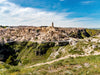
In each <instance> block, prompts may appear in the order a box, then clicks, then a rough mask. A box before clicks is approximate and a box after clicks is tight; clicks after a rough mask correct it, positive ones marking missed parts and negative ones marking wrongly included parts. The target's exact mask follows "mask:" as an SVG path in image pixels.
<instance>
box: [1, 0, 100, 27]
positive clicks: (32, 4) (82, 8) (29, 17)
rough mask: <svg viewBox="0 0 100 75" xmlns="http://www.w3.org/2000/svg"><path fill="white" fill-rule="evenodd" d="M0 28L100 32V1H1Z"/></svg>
mask: <svg viewBox="0 0 100 75" xmlns="http://www.w3.org/2000/svg"><path fill="white" fill-rule="evenodd" d="M0 16H1V17H0V24H2V25H33V26H41V25H42V26H43V25H47V26H50V25H51V22H52V21H53V22H54V23H55V26H58V27H59V26H60V27H85V28H100V21H99V20H100V0H0Z"/></svg>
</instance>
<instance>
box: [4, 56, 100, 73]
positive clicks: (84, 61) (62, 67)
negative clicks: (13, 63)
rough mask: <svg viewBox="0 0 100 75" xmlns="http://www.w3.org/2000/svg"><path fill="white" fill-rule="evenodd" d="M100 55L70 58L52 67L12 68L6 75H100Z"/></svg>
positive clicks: (51, 65)
mask: <svg viewBox="0 0 100 75" xmlns="http://www.w3.org/2000/svg"><path fill="white" fill-rule="evenodd" d="M99 59H100V55H98V56H86V57H77V58H68V59H65V60H61V61H58V62H55V63H53V64H50V65H44V66H39V67H33V68H30V69H25V68H24V69H23V68H21V67H12V68H10V69H9V70H8V71H6V72H4V73H3V74H5V75H24V74H25V75H30V74H32V75H86V74H87V75H95V74H100V68H99V67H100V64H99V63H100V60H99ZM3 74H2V75H3Z"/></svg>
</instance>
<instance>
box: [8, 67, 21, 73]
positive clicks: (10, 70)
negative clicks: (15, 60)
mask: <svg viewBox="0 0 100 75" xmlns="http://www.w3.org/2000/svg"><path fill="white" fill-rule="evenodd" d="M8 72H9V73H12V72H20V68H19V67H18V66H12V67H11V68H10V69H8Z"/></svg>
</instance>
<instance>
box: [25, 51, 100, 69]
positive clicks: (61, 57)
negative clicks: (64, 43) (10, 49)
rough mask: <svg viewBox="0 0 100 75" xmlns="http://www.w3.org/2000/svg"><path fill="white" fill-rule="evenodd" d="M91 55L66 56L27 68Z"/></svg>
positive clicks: (99, 53)
mask: <svg viewBox="0 0 100 75" xmlns="http://www.w3.org/2000/svg"><path fill="white" fill-rule="evenodd" d="M89 55H91V54H85V55H67V56H65V57H61V58H58V59H55V60H52V61H48V62H45V63H38V64H35V65H32V66H29V67H27V68H32V67H35V66H41V65H46V64H52V63H54V62H57V61H60V60H63V59H66V58H69V57H74V58H75V57H80V56H81V57H83V56H89ZM92 55H100V52H95V53H94V54H92Z"/></svg>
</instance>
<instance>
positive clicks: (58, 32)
mask: <svg viewBox="0 0 100 75" xmlns="http://www.w3.org/2000/svg"><path fill="white" fill-rule="evenodd" d="M81 32H83V33H84V34H85V33H86V31H85V29H83V28H57V27H52V26H50V27H13V28H2V29H0V42H1V43H2V44H3V43H9V42H13V41H33V42H43V41H45V42H54V41H64V42H65V41H67V40H68V38H69V37H75V38H81V35H80V34H81ZM86 35H87V34H86Z"/></svg>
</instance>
